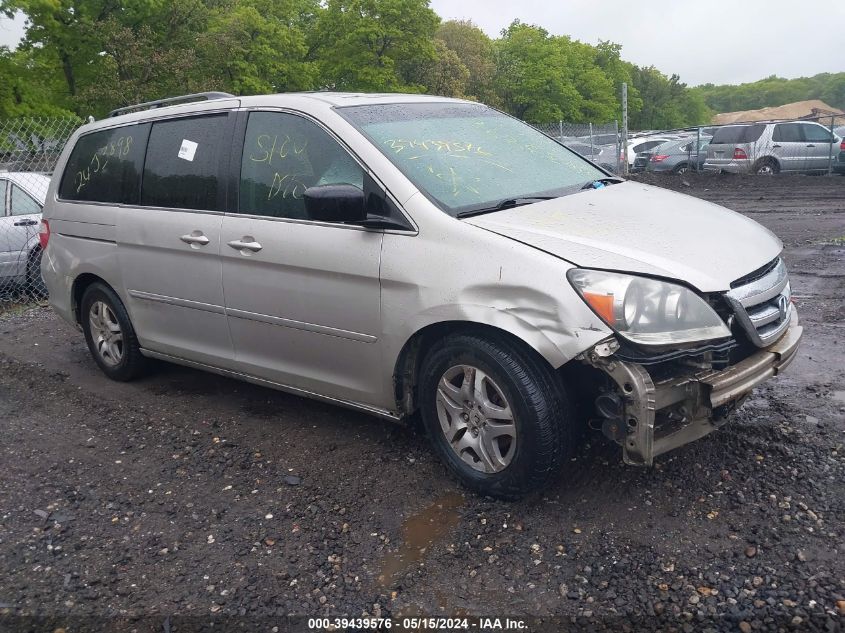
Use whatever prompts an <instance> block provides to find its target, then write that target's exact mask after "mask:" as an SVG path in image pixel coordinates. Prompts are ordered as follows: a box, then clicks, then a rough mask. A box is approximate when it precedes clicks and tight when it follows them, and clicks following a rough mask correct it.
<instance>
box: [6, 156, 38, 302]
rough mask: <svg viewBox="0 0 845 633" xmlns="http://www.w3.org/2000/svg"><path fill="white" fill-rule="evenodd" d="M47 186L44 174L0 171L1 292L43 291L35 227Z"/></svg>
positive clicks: (36, 227) (36, 229)
mask: <svg viewBox="0 0 845 633" xmlns="http://www.w3.org/2000/svg"><path fill="white" fill-rule="evenodd" d="M49 185H50V178H49V177H48V176H45V175H44V174H36V173H30V172H20V171H11V172H0V201H2V204H3V206H2V210H3V212H2V214H0V291H3V290H6V289H8V288H10V287H12V286H19V285H20V284H26V286H27V288H28V289H32V290H35V291H38V290H40V289H42V288H43V282H42V281H41V272H40V271H41V245H40V243H39V241H38V225H39V223H40V222H41V207H43V206H44V199H45V198H46V196H47V187H48V186H49Z"/></svg>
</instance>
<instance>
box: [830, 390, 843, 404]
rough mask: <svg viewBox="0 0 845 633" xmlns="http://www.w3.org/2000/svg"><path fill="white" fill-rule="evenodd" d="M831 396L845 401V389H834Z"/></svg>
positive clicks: (838, 400) (839, 400) (836, 399)
mask: <svg viewBox="0 0 845 633" xmlns="http://www.w3.org/2000/svg"><path fill="white" fill-rule="evenodd" d="M830 397H831V398H833V399H834V400H835V401H836V402H843V403H845V391H834V392H833V393H832V394H830Z"/></svg>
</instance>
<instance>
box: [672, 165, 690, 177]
mask: <svg viewBox="0 0 845 633" xmlns="http://www.w3.org/2000/svg"><path fill="white" fill-rule="evenodd" d="M672 171H674V172H675V173H676V174H685V173H687V172H688V171H689V165H687V164H686V163H681V164H680V165H676V166H675V169H673V170H672Z"/></svg>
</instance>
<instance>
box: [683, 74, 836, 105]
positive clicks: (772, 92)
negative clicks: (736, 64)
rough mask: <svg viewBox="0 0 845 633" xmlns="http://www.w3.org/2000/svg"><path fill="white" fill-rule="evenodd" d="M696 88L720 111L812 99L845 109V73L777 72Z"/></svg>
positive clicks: (708, 103) (709, 103) (705, 99)
mask: <svg viewBox="0 0 845 633" xmlns="http://www.w3.org/2000/svg"><path fill="white" fill-rule="evenodd" d="M694 90H695V91H696V92H698V93H699V94H700V95H701V97H702V98H703V99H704V101H705V103H707V105H708V106H709V107H710V108H711V109H713V110H715V111H716V112H738V111H742V110H758V109H760V108H767V107H771V106H779V105H784V104H786V103H794V102H796V101H808V100H810V99H821V100H822V101H824V102H825V103H826V104H827V105H829V106H832V107H834V108H839V109H840V110H845V73H820V74H818V75H814V76H813V77H799V78H797V79H783V78H781V77H776V76H774V75H773V76H771V77H766V78H765V79H761V80H760V81H755V82H752V83H745V84H740V85H738V86H714V85H713V84H704V85H703V86H699V87H697V88H695V89H694Z"/></svg>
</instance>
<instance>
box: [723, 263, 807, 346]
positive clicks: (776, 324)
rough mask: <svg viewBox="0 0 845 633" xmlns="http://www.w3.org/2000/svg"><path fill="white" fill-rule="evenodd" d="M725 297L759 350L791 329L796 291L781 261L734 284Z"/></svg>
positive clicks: (768, 265)
mask: <svg viewBox="0 0 845 633" xmlns="http://www.w3.org/2000/svg"><path fill="white" fill-rule="evenodd" d="M725 298H726V299H727V300H728V303H730V305H731V307H732V308H733V311H734V314H735V315H736V318H737V321H738V322H739V324H740V326H742V329H743V330H744V331H745V333H746V334H747V335H748V338H749V339H750V340H751V342H752V343H754V344H755V345H756V346H757V347H767V346H768V345H771V344H772V343H774V342H775V341H776V340H777V339H778V338H779V337H780V335H781V334H782V333H783V332H784V330H786V328H787V327H789V320H790V318H791V317H792V292H791V289H790V286H789V275H787V272H786V266H785V265H784V263H783V261H782V260H781V259H780V258H778V259H776V260H775V261H774V262H772V263H770V264H767V265H766V266H764V267H763V268H761V269H759V270H757V271H754V272H753V273H751V274H750V275H746V276H745V277H742V278H741V279H739V280H737V282H734V283H733V284H731V290H730V291H729V292H728V293H727V294H726V295H725Z"/></svg>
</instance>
